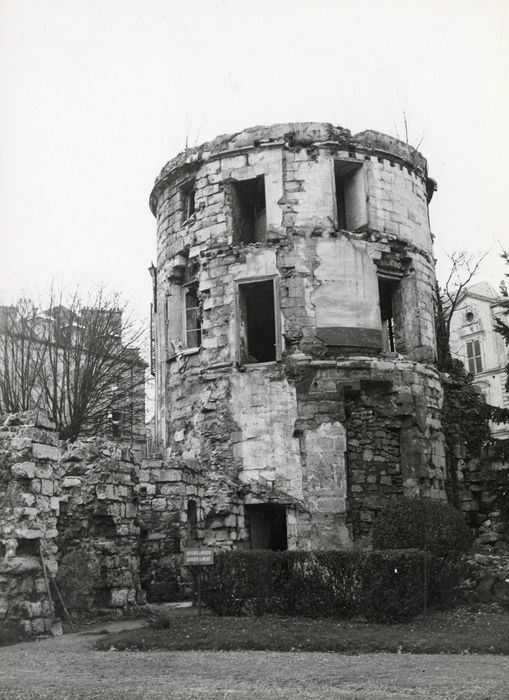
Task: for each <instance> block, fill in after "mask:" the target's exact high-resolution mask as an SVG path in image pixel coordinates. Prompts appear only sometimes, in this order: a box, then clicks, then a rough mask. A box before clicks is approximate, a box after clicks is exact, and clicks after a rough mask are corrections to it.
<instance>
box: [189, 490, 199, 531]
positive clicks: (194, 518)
mask: <svg viewBox="0 0 509 700" xmlns="http://www.w3.org/2000/svg"><path fill="white" fill-rule="evenodd" d="M187 534H188V537H189V539H190V540H196V539H198V509H197V507H196V501H194V500H192V499H191V500H189V501H188V502H187Z"/></svg>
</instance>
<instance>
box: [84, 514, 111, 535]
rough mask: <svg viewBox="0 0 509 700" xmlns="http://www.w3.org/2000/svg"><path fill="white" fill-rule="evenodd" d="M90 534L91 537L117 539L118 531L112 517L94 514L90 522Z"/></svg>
mask: <svg viewBox="0 0 509 700" xmlns="http://www.w3.org/2000/svg"><path fill="white" fill-rule="evenodd" d="M88 532H89V535H90V536H91V537H115V535H116V533H117V530H116V527H115V522H114V520H113V516H112V515H105V514H103V513H94V514H92V515H91V516H90V518H89V520H88Z"/></svg>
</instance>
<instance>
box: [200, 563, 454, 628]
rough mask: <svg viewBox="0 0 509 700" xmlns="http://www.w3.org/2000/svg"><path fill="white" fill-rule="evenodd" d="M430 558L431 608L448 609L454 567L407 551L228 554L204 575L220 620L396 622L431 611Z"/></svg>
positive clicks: (206, 591) (205, 590) (204, 586)
mask: <svg viewBox="0 0 509 700" xmlns="http://www.w3.org/2000/svg"><path fill="white" fill-rule="evenodd" d="M425 556H426V566H427V570H428V586H427V599H428V603H429V604H433V603H443V602H444V601H447V600H448V598H449V597H450V593H451V591H452V590H453V588H454V586H455V585H456V583H457V578H458V575H457V572H456V571H455V570H454V568H452V567H447V568H444V566H443V562H442V560H441V559H439V557H437V556H435V555H433V554H430V553H428V554H427V555H425V554H424V552H419V551H402V550H398V551H396V550H394V551H371V552H356V551H350V552H340V551H335V550H334V551H316V552H308V551H306V552H303V551H291V552H271V551H251V552H241V551H233V552H220V553H218V554H216V558H215V564H214V566H211V567H206V568H205V569H204V572H203V579H202V595H203V600H204V602H205V604H206V605H208V606H209V607H210V608H211V609H212V610H213V611H214V612H216V613H217V614H219V615H243V614H254V615H263V614H266V613H270V614H279V615H302V616H309V617H337V618H349V617H354V616H358V615H363V616H364V617H365V618H366V619H367V620H369V621H380V622H386V621H388V622H396V621H399V620H407V619H410V618H411V617H413V616H414V615H416V614H418V613H419V612H422V610H423V607H424V557H425ZM444 572H445V576H444ZM444 583H445V585H444Z"/></svg>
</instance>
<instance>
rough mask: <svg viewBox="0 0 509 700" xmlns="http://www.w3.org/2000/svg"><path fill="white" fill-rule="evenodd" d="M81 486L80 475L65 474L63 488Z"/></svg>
mask: <svg viewBox="0 0 509 700" xmlns="http://www.w3.org/2000/svg"><path fill="white" fill-rule="evenodd" d="M78 486H81V478H80V477H79V476H64V478H63V479H62V488H64V489H70V488H74V487H78Z"/></svg>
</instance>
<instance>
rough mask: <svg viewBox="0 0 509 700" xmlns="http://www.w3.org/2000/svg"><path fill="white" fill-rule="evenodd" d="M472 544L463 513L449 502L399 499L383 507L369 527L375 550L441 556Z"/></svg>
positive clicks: (461, 550)
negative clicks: (370, 527) (412, 551)
mask: <svg viewBox="0 0 509 700" xmlns="http://www.w3.org/2000/svg"><path fill="white" fill-rule="evenodd" d="M471 545H472V533H471V532H470V529H469V528H468V526H467V524H466V522H465V518H464V517H463V514H462V513H460V512H459V511H458V510H456V508H454V507H453V506H451V505H450V504H449V503H444V502H442V501H435V500H431V499H426V498H401V499H398V500H397V501H394V502H391V503H389V504H388V505H387V506H385V508H383V509H382V510H381V511H380V513H379V515H378V518H377V519H376V522H375V527H374V529H373V547H374V548H375V549H425V548H427V549H428V550H429V551H430V552H433V553H434V554H437V555H439V556H441V557H445V556H447V555H456V554H458V555H459V554H462V553H463V552H466V551H468V550H469V549H470V547H471Z"/></svg>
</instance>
